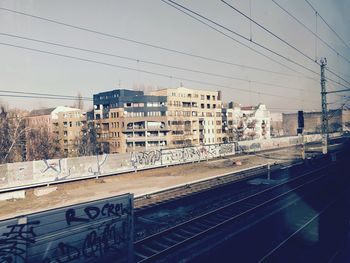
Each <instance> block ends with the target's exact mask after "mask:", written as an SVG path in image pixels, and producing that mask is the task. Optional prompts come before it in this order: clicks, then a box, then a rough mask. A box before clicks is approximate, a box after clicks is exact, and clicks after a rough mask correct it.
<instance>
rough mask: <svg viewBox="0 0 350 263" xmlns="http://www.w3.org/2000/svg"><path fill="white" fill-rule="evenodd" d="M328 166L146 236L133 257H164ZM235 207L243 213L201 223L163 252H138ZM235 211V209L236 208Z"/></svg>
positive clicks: (144, 259)
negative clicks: (238, 206) (274, 192)
mask: <svg viewBox="0 0 350 263" xmlns="http://www.w3.org/2000/svg"><path fill="white" fill-rule="evenodd" d="M330 166H332V164H327V165H323V166H321V167H320V168H317V169H315V170H313V171H310V172H307V173H305V174H303V175H300V176H298V177H296V178H294V179H292V180H290V181H288V182H283V183H280V184H278V185H276V186H273V187H271V188H268V189H265V190H263V191H261V192H259V193H255V194H253V195H251V196H248V197H245V198H243V199H241V200H237V201H234V202H232V203H230V204H227V205H225V206H223V207H220V208H218V209H215V210H213V211H211V212H208V213H205V214H203V215H200V216H198V217H195V218H192V219H190V220H188V221H186V222H183V223H181V224H179V225H176V226H173V227H171V228H168V229H166V230H164V231H162V232H159V233H156V234H153V235H151V236H148V237H146V238H144V239H141V240H139V241H137V242H135V243H134V247H135V252H136V253H135V255H136V257H139V258H141V260H139V261H138V262H147V261H151V260H153V259H155V258H157V257H159V256H161V255H164V254H166V253H168V252H169V251H172V250H174V249H175V248H178V247H179V246H181V245H183V244H185V243H187V242H189V241H191V240H193V239H195V238H198V237H200V236H202V235H204V234H206V233H208V232H209V231H211V230H213V229H216V228H218V227H219V226H222V225H224V224H227V223H229V222H232V221H233V220H235V219H237V218H240V217H242V216H243V215H246V214H248V213H250V212H252V211H254V210H257V209H258V208H261V207H263V206H265V205H267V204H268V203H271V202H273V201H275V200H276V199H278V198H281V197H284V196H287V195H288V194H290V193H292V192H294V191H295V190H297V189H300V188H301V187H304V186H305V185H308V184H310V183H312V182H315V181H317V180H320V179H321V178H323V177H325V176H326V175H321V176H318V177H316V178H312V179H311V180H308V181H306V182H302V184H300V183H299V181H300V180H302V179H305V178H306V179H307V176H309V175H314V174H315V173H316V172H317V171H321V170H323V169H325V168H328V167H330ZM293 183H296V184H297V185H296V186H295V187H294V188H292V189H289V190H287V191H285V190H284V191H283V192H282V193H280V192H277V195H276V194H275V195H274V196H273V197H269V196H268V195H269V194H271V193H273V191H274V190H279V191H281V189H282V190H283V187H286V186H290V185H291V184H293ZM298 183H299V184H298ZM264 194H267V197H268V199H267V200H265V201H263V202H261V201H260V202H258V203H256V201H257V200H255V202H252V201H254V198H256V197H258V198H261V197H263V195H264ZM237 205H241V207H240V208H241V209H243V211H240V212H239V213H238V214H237V212H236V214H234V215H233V216H229V218H227V219H222V220H219V221H218V222H217V223H216V222H214V225H212V226H211V225H210V223H209V225H207V226H205V223H204V225H203V222H202V225H203V226H204V229H200V231H199V233H195V232H194V233H193V231H192V233H191V231H187V232H190V233H191V234H192V235H190V236H189V237H186V236H182V239H183V240H180V241H179V242H176V240H173V239H170V240H172V241H173V243H174V242H175V243H174V244H173V245H169V246H167V247H166V245H165V248H164V249H163V250H160V251H158V250H153V251H152V248H151V250H148V251H151V253H150V255H144V254H142V252H139V251H140V250H141V251H145V250H146V251H147V248H149V245H151V246H152V243H153V241H155V240H156V239H158V238H159V239H161V238H163V237H164V236H165V237H166V235H168V236H169V235H171V234H173V233H175V232H176V231H181V230H182V229H183V228H184V227H188V226H189V228H191V224H192V225H193V224H194V223H200V221H201V220H203V221H205V219H206V218H208V217H210V216H214V217H215V216H217V214H218V213H220V212H225V211H226V210H229V209H230V208H231V209H235V207H236V206H237ZM242 206H243V208H242ZM236 209H237V207H236ZM233 211H234V210H233ZM228 212H229V211H228ZM220 216H221V218H225V217H227V216H225V215H220ZM207 220H208V219H207ZM208 221H209V222H210V218H209V220H208ZM208 221H207V222H208ZM177 235H179V234H177ZM180 236H181V235H180ZM180 239H181V238H180ZM158 243H159V241H158ZM147 245H148V246H147ZM144 246H145V247H144ZM152 252H153V254H152Z"/></svg>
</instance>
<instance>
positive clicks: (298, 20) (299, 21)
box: [271, 0, 350, 63]
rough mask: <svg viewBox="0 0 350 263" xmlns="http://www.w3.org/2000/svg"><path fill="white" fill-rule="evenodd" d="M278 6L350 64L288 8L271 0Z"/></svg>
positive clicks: (347, 60)
mask: <svg viewBox="0 0 350 263" xmlns="http://www.w3.org/2000/svg"><path fill="white" fill-rule="evenodd" d="M271 1H272V2H273V3H274V4H275V5H276V6H278V7H279V8H280V9H281V10H283V11H284V12H285V13H286V14H288V15H289V16H290V17H291V18H293V19H294V20H295V21H296V22H298V23H299V24H300V25H301V26H302V27H304V28H305V29H306V30H307V31H309V32H310V33H311V34H312V35H314V36H315V37H316V38H317V39H318V40H320V41H321V42H322V43H323V44H325V45H326V46H327V47H328V48H329V49H331V50H332V51H333V52H334V53H335V54H336V55H339V57H341V58H342V59H343V60H344V61H346V62H348V63H350V60H349V59H348V58H346V57H345V56H344V55H342V54H341V53H340V52H339V51H338V50H337V49H336V48H334V47H333V46H331V45H330V44H329V43H328V42H326V41H325V40H324V39H323V38H321V37H320V36H319V35H318V34H316V33H315V32H314V31H313V30H312V29H310V28H309V27H308V26H306V25H305V24H304V23H303V22H302V21H301V20H300V19H298V18H297V17H295V16H294V15H293V14H292V13H291V12H289V11H288V10H287V9H286V8H284V7H283V6H282V5H281V4H280V3H277V2H276V0H271Z"/></svg>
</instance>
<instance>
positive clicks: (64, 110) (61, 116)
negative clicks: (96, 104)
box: [26, 106, 86, 156]
mask: <svg viewBox="0 0 350 263" xmlns="http://www.w3.org/2000/svg"><path fill="white" fill-rule="evenodd" d="M85 126H86V114H85V113H84V112H83V111H82V110H80V109H76V108H71V107H64V106H58V107H56V108H47V109H40V110H33V111H31V112H30V113H29V115H28V116H27V117H26V127H27V128H28V129H29V130H31V129H32V130H41V131H45V132H47V134H49V135H54V136H55V138H56V139H57V141H58V142H59V145H60V148H61V150H62V153H63V154H64V155H65V156H77V152H76V151H77V147H76V146H77V145H76V144H77V140H78V139H79V138H80V137H81V132H82V129H83V128H84V127H85ZM28 147H30V145H28Z"/></svg>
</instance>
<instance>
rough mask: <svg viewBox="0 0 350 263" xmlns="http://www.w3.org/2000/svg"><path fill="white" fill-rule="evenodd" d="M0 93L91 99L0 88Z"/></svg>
mask: <svg viewBox="0 0 350 263" xmlns="http://www.w3.org/2000/svg"><path fill="white" fill-rule="evenodd" d="M0 93H13V94H26V95H38V96H51V97H62V98H70V99H72V98H73V99H78V98H79V99H80V98H81V99H84V100H92V99H91V98H89V97H79V96H70V95H60V94H49V93H37V92H25V91H11V90H0Z"/></svg>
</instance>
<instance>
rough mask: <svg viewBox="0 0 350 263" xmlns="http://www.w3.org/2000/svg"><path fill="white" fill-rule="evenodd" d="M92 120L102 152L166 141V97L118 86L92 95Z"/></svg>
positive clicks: (144, 147)
mask: <svg viewBox="0 0 350 263" xmlns="http://www.w3.org/2000/svg"><path fill="white" fill-rule="evenodd" d="M93 98H94V124H95V127H96V131H97V137H98V141H99V142H100V144H101V149H102V151H103V152H105V153H123V152H131V151H143V150H149V149H157V148H161V147H166V146H167V145H168V133H169V128H168V125H167V117H166V112H167V98H166V97H165V96H152V95H145V94H144V93H143V91H134V90H126V89H118V90H112V91H107V92H101V93H98V94H95V95H94V97H93Z"/></svg>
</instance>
